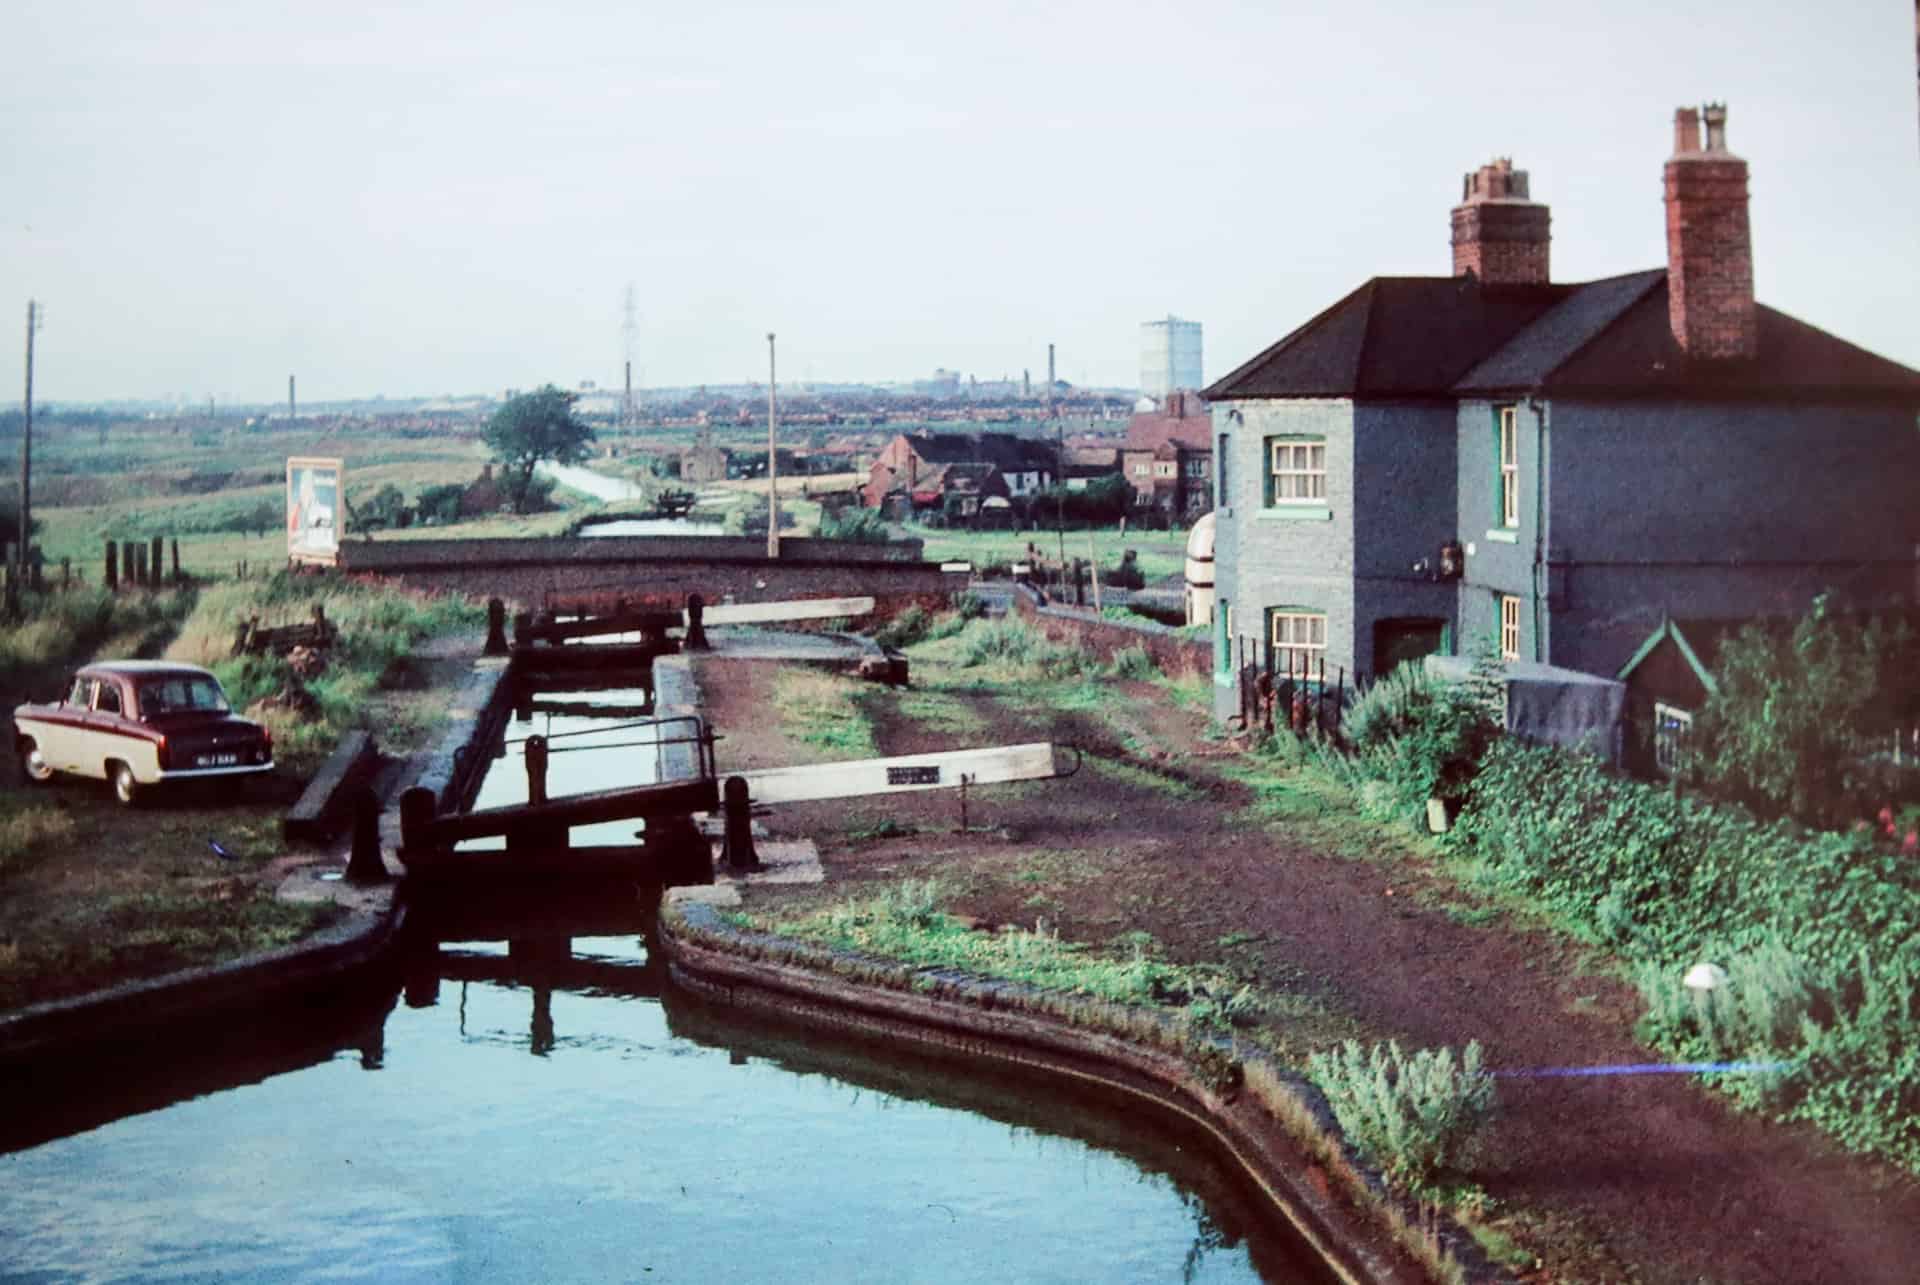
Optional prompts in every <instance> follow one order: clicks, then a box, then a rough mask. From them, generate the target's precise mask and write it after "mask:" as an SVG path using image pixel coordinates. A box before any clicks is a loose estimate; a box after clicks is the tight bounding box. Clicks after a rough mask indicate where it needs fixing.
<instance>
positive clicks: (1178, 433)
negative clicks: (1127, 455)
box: [1126, 411, 1213, 451]
mask: <svg viewBox="0 0 1920 1285" xmlns="http://www.w3.org/2000/svg"><path fill="white" fill-rule="evenodd" d="M1168 442H1172V443H1174V444H1175V445H1177V446H1181V447H1184V448H1185V449H1187V450H1189V451H1206V450H1211V449H1212V448H1213V416H1211V415H1207V414H1199V415H1168V414H1165V413H1164V412H1161V411H1142V412H1140V413H1139V414H1138V415H1135V416H1134V417H1133V418H1132V419H1130V420H1128V421H1127V446H1126V449H1128V450H1130V451H1151V450H1154V449H1156V448H1158V447H1161V446H1165V445H1166V444H1167V443H1168Z"/></svg>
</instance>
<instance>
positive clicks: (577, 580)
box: [339, 536, 967, 618]
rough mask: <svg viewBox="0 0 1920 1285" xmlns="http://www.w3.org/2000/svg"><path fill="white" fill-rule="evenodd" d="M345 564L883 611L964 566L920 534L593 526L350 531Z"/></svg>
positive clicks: (520, 600)
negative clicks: (460, 533) (416, 533)
mask: <svg viewBox="0 0 1920 1285" xmlns="http://www.w3.org/2000/svg"><path fill="white" fill-rule="evenodd" d="M339 567H340V569H341V570H342V571H344V572H346V573H347V574H349V575H372V576H381V577H383V578H386V579H390V580H393V581H396V582H398V583H400V584H403V585H407V586H410V587H413V588H420V589H446V590H454V591H457V592H461V593H466V594H470V595H472V596H474V597H476V598H504V599H506V600H507V601H508V602H509V603H512V604H515V605H516V606H517V607H519V608H521V609H524V610H530V611H537V610H540V609H542V608H544V607H546V606H548V605H549V604H551V603H553V602H557V601H578V600H581V599H593V598H614V597H620V598H625V599H627V600H628V601H629V602H631V603H634V604H635V605H648V604H657V605H661V606H668V605H671V606H679V605H681V604H682V603H684V602H685V600H686V596H687V595H688V594H689V593H700V594H703V595H705V597H706V599H707V601H708V602H710V603H720V602H726V601H729V600H731V601H733V602H775V601H779V600H782V599H789V598H835V597H855V596H865V595H871V596H872V597H873V598H874V599H875V602H876V615H877V616H880V617H883V618H884V617H886V616H891V615H893V614H894V613H896V612H898V611H901V610H903V609H905V608H906V607H907V606H908V605H909V604H910V603H916V602H917V603H920V604H922V605H923V606H928V607H932V606H938V605H943V604H944V603H945V601H946V599H947V597H948V596H949V595H951V594H954V593H958V592H961V591H963V590H965V589H966V587H967V575H966V573H965V572H956V571H942V570H941V569H940V565H939V564H938V563H929V562H923V561H921V560H920V542H919V541H918V540H907V541H898V542H895V543H891V544H863V543H856V542H853V541H847V540H820V539H814V538H808V537H801V536H793V537H785V536H783V537H782V538H781V540H780V557H779V558H778V559H777V560H774V559H769V558H768V557H767V545H766V540H765V538H764V537H760V536H588V537H555V538H550V539H528V540H515V539H503V540H399V539H387V540H349V541H347V542H345V543H343V544H342V545H341V546H340V559H339Z"/></svg>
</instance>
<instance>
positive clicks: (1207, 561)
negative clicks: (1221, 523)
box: [1187, 513, 1213, 625]
mask: <svg viewBox="0 0 1920 1285" xmlns="http://www.w3.org/2000/svg"><path fill="white" fill-rule="evenodd" d="M1212 623H1213V514H1211V513H1209V514H1207V515H1206V516H1205V517H1203V518H1201V519H1200V520H1199V521H1198V522H1195V523H1194V524H1193V530H1191V531H1189V532H1188V533H1187V624H1188V625H1210V624H1212Z"/></svg>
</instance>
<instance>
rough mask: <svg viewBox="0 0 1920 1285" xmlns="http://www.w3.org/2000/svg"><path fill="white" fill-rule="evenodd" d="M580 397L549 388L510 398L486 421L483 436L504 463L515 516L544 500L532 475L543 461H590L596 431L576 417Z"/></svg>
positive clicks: (503, 483)
mask: <svg viewBox="0 0 1920 1285" xmlns="http://www.w3.org/2000/svg"><path fill="white" fill-rule="evenodd" d="M579 399H580V398H579V394H578V393H568V392H562V391H561V390H560V389H558V388H555V387H554V386H553V385H552V384H548V385H547V386H546V387H544V388H540V389H536V390H535V391H533V392H531V393H520V394H518V395H517V396H514V397H510V398H508V399H507V403H506V405H504V406H502V407H501V408H500V409H499V410H497V411H495V412H494V413H493V418H492V419H490V420H488V421H487V427H486V431H485V432H484V433H483V434H482V438H483V440H484V441H485V442H486V444H487V445H488V446H489V447H490V448H492V450H493V457H494V458H495V459H496V460H498V461H499V462H500V488H501V490H503V491H504V492H506V496H507V503H508V504H509V505H511V506H512V508H513V511H514V512H515V513H525V512H527V511H528V508H529V505H530V503H531V502H532V501H534V500H536V499H537V498H539V497H540V494H541V493H540V492H539V490H538V489H537V488H535V486H534V484H533V483H534V476H533V473H534V469H535V468H536V467H538V466H539V464H540V462H541V461H542V460H553V461H554V462H556V463H559V464H577V463H578V462H579V461H581V460H583V459H585V458H586V456H587V447H588V446H589V445H590V444H591V443H592V441H593V429H592V427H590V426H589V425H587V424H585V423H583V422H581V420H580V419H579V418H578V417H576V416H575V415H574V413H573V404H574V403H575V402H576V401H578V400H579Z"/></svg>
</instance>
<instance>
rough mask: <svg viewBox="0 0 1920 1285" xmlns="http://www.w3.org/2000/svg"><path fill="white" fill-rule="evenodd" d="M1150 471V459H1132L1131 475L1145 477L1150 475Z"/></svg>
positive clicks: (1151, 469)
mask: <svg viewBox="0 0 1920 1285" xmlns="http://www.w3.org/2000/svg"><path fill="white" fill-rule="evenodd" d="M1152 472H1153V462H1152V461H1151V460H1135V461H1134V464H1133V475H1134V476H1135V477H1147V476H1149V475H1151V474H1152Z"/></svg>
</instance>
